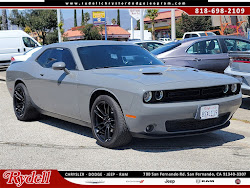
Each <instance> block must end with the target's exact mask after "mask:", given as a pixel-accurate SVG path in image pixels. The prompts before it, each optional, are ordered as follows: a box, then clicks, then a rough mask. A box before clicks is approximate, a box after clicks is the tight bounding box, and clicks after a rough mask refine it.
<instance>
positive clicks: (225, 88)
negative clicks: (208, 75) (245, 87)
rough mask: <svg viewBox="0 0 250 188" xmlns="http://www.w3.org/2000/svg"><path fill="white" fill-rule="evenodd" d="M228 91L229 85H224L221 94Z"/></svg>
mask: <svg viewBox="0 0 250 188" xmlns="http://www.w3.org/2000/svg"><path fill="white" fill-rule="evenodd" d="M228 90H229V85H225V87H224V89H223V93H225V94H226V93H227V92H228Z"/></svg>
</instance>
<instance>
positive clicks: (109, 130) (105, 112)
mask: <svg viewBox="0 0 250 188" xmlns="http://www.w3.org/2000/svg"><path fill="white" fill-rule="evenodd" d="M94 113H95V122H94V130H95V133H96V135H97V137H98V138H99V139H100V140H101V141H102V142H108V141H110V140H111V139H112V136H113V134H114V130H115V117H114V111H113V109H112V108H111V106H110V105H109V104H108V103H107V102H105V101H100V102H99V103H98V104H96V105H95V109H94Z"/></svg>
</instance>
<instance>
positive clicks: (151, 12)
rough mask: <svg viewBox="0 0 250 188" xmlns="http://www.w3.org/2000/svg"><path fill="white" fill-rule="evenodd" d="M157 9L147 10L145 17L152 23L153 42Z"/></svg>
mask: <svg viewBox="0 0 250 188" xmlns="http://www.w3.org/2000/svg"><path fill="white" fill-rule="evenodd" d="M158 12H159V9H148V10H147V14H146V17H149V19H150V20H151V23H152V39H153V40H155V18H156V17H157V16H158Z"/></svg>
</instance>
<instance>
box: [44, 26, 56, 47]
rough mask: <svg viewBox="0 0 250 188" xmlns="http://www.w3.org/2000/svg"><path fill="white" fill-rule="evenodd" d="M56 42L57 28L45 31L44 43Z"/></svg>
mask: <svg viewBox="0 0 250 188" xmlns="http://www.w3.org/2000/svg"><path fill="white" fill-rule="evenodd" d="M57 42H58V30H57V29H55V30H54V31H52V32H49V33H47V36H46V39H45V44H53V43H57Z"/></svg>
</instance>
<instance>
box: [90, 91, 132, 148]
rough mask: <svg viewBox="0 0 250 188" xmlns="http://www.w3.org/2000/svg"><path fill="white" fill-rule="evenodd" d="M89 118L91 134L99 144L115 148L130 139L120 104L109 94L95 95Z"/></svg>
mask: <svg viewBox="0 0 250 188" xmlns="http://www.w3.org/2000/svg"><path fill="white" fill-rule="evenodd" d="M91 120H92V132H93V135H94V137H95V138H96V140H97V143H98V144H100V145H101V146H104V147H107V148H115V147H119V146H123V145H126V144H128V143H129V142H130V141H131V139H132V136H131V134H130V132H129V130H128V128H127V125H126V122H125V119H124V116H123V113H122V110H121V108H120V106H119V105H118V104H117V102H116V101H115V100H114V99H113V98H111V97H109V96H106V95H101V96H99V97H97V99H96V100H95V102H94V104H93V106H92V109H91Z"/></svg>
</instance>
